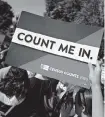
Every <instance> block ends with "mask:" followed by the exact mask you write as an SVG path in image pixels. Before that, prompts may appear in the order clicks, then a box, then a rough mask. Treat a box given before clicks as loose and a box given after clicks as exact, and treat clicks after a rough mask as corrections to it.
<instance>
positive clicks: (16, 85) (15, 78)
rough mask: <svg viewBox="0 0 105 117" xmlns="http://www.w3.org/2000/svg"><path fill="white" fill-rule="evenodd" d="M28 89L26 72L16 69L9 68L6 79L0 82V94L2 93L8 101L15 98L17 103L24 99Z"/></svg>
mask: <svg viewBox="0 0 105 117" xmlns="http://www.w3.org/2000/svg"><path fill="white" fill-rule="evenodd" d="M28 88H29V79H28V74H27V72H26V71H25V70H22V69H20V68H16V67H11V68H10V70H9V72H8V73H7V75H6V77H5V78H4V79H2V80H1V82H0V92H2V93H4V94H5V95H6V96H7V97H8V98H9V99H13V97H14V96H15V97H16V98H15V99H17V100H18V102H21V100H24V99H25V97H26V94H27V92H28ZM13 102H15V101H13ZM12 105H14V104H12Z"/></svg>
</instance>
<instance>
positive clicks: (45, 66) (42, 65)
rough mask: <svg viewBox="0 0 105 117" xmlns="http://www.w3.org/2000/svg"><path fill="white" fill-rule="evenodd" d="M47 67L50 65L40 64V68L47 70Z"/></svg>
mask: <svg viewBox="0 0 105 117" xmlns="http://www.w3.org/2000/svg"><path fill="white" fill-rule="evenodd" d="M49 67H50V66H48V65H44V64H41V69H43V70H46V71H48V70H49Z"/></svg>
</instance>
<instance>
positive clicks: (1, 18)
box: [0, 0, 14, 34]
mask: <svg viewBox="0 0 105 117" xmlns="http://www.w3.org/2000/svg"><path fill="white" fill-rule="evenodd" d="M13 17H14V14H13V12H12V7H11V6H10V5H9V4H8V3H7V2H4V1H2V0H0V32H1V33H3V34H6V33H7V32H8V30H9V28H10V26H11V25H12V18H13Z"/></svg>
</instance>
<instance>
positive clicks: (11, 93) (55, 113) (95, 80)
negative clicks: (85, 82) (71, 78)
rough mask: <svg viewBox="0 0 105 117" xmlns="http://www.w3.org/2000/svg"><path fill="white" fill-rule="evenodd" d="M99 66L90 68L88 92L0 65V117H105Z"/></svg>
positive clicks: (100, 62)
mask: <svg viewBox="0 0 105 117" xmlns="http://www.w3.org/2000/svg"><path fill="white" fill-rule="evenodd" d="M6 49H7V48H6ZM6 49H5V50H6ZM6 51H7V50H6ZM6 51H5V52H6ZM5 52H4V53H3V51H2V52H1V54H0V57H1V63H2V62H3V60H4V59H5V56H4V55H5ZM102 63H103V61H102V60H100V61H97V64H96V67H95V68H94V66H92V65H91V64H89V70H90V74H89V78H90V81H91V88H90V89H86V88H83V87H80V86H76V85H74V84H70V83H67V82H66V81H58V80H56V79H53V78H48V77H46V76H43V75H41V74H38V73H35V74H34V73H31V72H30V71H26V70H23V69H20V68H16V67H13V66H8V65H5V64H3V66H2V67H1V69H0V117H104V103H103V102H104V86H103V84H102V82H101V66H102Z"/></svg>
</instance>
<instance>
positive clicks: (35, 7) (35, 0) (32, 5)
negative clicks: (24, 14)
mask: <svg viewBox="0 0 105 117" xmlns="http://www.w3.org/2000/svg"><path fill="white" fill-rule="evenodd" d="M4 1H7V2H8V3H9V4H10V5H11V6H12V8H13V10H14V12H15V13H16V14H19V13H20V12H21V11H22V10H24V11H28V12H31V13H35V14H38V15H41V16H43V13H44V12H45V0H4Z"/></svg>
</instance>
